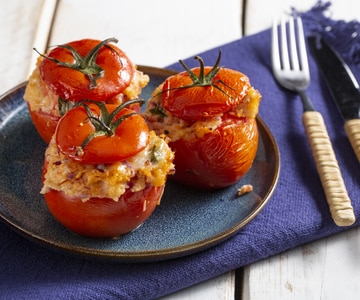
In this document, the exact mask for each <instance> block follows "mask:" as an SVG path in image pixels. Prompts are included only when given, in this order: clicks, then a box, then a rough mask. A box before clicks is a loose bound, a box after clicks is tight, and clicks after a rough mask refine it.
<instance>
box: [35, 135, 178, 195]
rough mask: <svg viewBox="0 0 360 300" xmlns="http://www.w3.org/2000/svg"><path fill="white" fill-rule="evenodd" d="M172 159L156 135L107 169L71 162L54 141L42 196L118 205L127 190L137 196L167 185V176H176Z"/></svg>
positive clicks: (46, 156) (166, 146)
mask: <svg viewBox="0 0 360 300" xmlns="http://www.w3.org/2000/svg"><path fill="white" fill-rule="evenodd" d="M173 158H174V153H173V152H172V151H171V150H170V148H169V147H168V145H167V143H166V141H165V140H164V139H162V138H161V137H158V136H156V134H155V132H154V131H151V132H150V142H149V144H148V146H147V147H146V148H145V149H144V150H143V151H141V152H140V153H138V154H137V155H135V156H133V157H131V158H130V159H128V160H125V161H121V162H117V163H113V164H106V165H105V164H99V165H91V164H79V163H77V162H74V161H72V160H71V159H69V158H68V157H66V156H65V155H63V154H62V153H61V152H60V151H59V150H58V147H57V145H56V143H55V141H54V138H53V139H52V140H51V142H50V144H49V147H48V148H47V150H46V153H45V160H46V162H47V163H48V165H47V172H46V174H45V178H44V183H43V188H42V190H41V193H42V194H45V193H46V192H47V191H49V190H50V189H53V190H57V191H63V192H64V193H66V194H67V195H68V196H74V197H79V196H80V197H81V198H82V199H83V201H84V202H85V201H86V200H88V199H89V198H91V197H98V198H111V199H113V200H114V201H117V200H118V198H119V197H120V196H121V195H122V194H124V193H125V190H126V189H130V190H131V191H133V192H136V191H140V190H142V189H144V188H145V187H146V186H147V185H153V186H161V185H163V184H165V181H166V177H167V175H168V174H171V173H173V172H174V165H173V163H172V161H173Z"/></svg>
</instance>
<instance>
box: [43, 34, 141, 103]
mask: <svg viewBox="0 0 360 300" xmlns="http://www.w3.org/2000/svg"><path fill="white" fill-rule="evenodd" d="M99 43H100V41H98V40H92V39H84V40H79V41H74V42H71V43H68V44H66V45H67V46H70V47H72V48H73V49H75V50H76V51H77V52H78V53H79V54H80V55H81V56H83V57H85V56H86V55H87V54H88V53H89V52H90V51H91V50H92V49H93V48H94V47H96V46H97V45H98V44H99ZM47 56H48V57H51V58H53V59H56V60H58V61H60V62H64V63H74V62H75V59H74V55H73V54H72V52H71V51H70V50H68V49H64V48H63V47H56V48H54V49H53V50H51V51H50V52H49V53H48V55H47ZM95 63H96V64H97V65H98V66H99V67H101V68H102V70H103V72H102V74H101V76H99V77H98V78H97V79H96V86H93V85H92V84H91V82H90V80H89V78H88V76H86V75H85V74H83V73H82V72H79V71H78V70H75V69H71V68H68V67H64V66H61V65H58V64H57V63H55V62H54V61H51V60H49V59H46V58H45V59H43V60H42V62H41V64H40V66H39V68H40V75H41V78H42V80H43V81H44V82H45V83H46V84H47V86H48V87H49V88H50V89H51V90H52V91H53V92H54V93H55V94H56V95H58V96H59V97H60V98H63V99H66V100H72V101H78V100H83V99H88V100H95V101H102V100H104V99H109V98H111V97H113V96H115V95H117V94H119V93H120V92H122V91H123V90H124V89H125V88H126V87H127V86H128V85H129V84H130V82H131V80H132V77H133V75H134V72H135V69H134V66H133V64H132V63H131V61H130V60H129V58H128V57H127V56H126V54H125V53H124V52H123V51H121V50H120V49H119V48H118V47H116V46H115V45H112V44H107V45H106V46H102V47H101V48H100V50H99V52H98V54H97V56H96V59H95Z"/></svg>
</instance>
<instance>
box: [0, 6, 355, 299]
mask: <svg viewBox="0 0 360 300" xmlns="http://www.w3.org/2000/svg"><path fill="white" fill-rule="evenodd" d="M0 1H1V2H0V3H1V4H0V5H1V9H0V20H1V21H0V22H1V26H0V33H1V43H2V46H1V48H0V51H1V63H0V74H1V80H0V93H3V92H5V91H7V90H8V89H10V88H12V87H13V86H15V85H16V84H18V83H20V82H22V81H24V80H26V79H27V77H28V75H29V72H30V71H31V70H32V68H33V67H34V59H35V58H36V54H35V53H34V52H33V51H31V49H32V47H36V48H37V49H39V50H40V51H42V50H44V49H45V48H46V46H47V45H53V44H61V43H64V42H68V41H70V40H75V39H80V38H85V37H91V38H99V39H104V38H107V37H110V36H116V37H117V38H118V39H119V40H120V42H119V46H120V47H121V48H122V49H123V50H125V51H126V52H127V53H128V54H129V56H130V57H131V59H132V60H133V61H134V62H135V63H137V64H142V65H151V66H156V67H163V66H166V65H168V64H171V63H173V62H175V61H177V60H178V59H179V58H186V57H188V56H191V55H193V54H196V53H198V52H201V51H204V50H207V49H209V48H212V47H215V46H218V45H221V44H224V43H227V42H230V41H233V40H235V39H238V38H240V37H241V36H242V35H248V34H252V33H256V32H258V31H260V30H262V29H265V28H267V27H268V26H270V24H271V20H272V19H273V17H279V16H281V15H282V14H284V13H286V12H288V11H289V10H290V7H291V6H294V7H296V8H298V9H301V10H307V9H309V8H310V7H311V6H312V5H314V4H315V0H272V1H263V0H247V1H245V0H243V1H241V0H181V1H171V0H151V1H149V0H127V1H125V0H122V1H118V0H103V1H99V0H58V1H56V0H32V1H26V2H25V1H22V0H12V1H7V0H0ZM332 3H333V5H332V9H331V11H332V12H333V15H332V17H333V18H335V19H339V18H341V19H345V20H351V19H360V2H359V1H354V0H333V1H332ZM189 7H191V9H189ZM185 16H186V21H183V18H184V17H185ZM209 20H213V21H212V22H211V21H209ZM215 20H216V21H215ZM204 24H206V26H204ZM140 45H141V46H140ZM359 295H360V229H353V230H350V231H348V232H345V233H342V234H339V235H337V236H333V237H329V238H326V239H323V240H319V241H316V242H314V243H311V244H308V245H305V246H302V247H299V248H297V249H294V250H291V251H288V252H285V253H282V254H280V255H277V256H275V257H271V258H269V259H266V260H263V261H260V262H258V263H255V264H253V265H250V266H247V267H245V268H243V269H241V270H236V271H235V270H234V271H232V272H229V273H227V274H224V275H222V276H220V277H218V278H214V279H212V280H209V281H207V282H204V283H201V284H198V285H196V286H193V287H191V288H188V289H186V290H183V291H180V292H178V293H175V294H173V295H169V296H167V297H165V298H164V299H188V300H190V299H192V300H194V299H207V300H211V299H214V300H215V299H216V300H219V299H228V300H230V299H250V300H255V299H261V300H263V299H357V298H358V297H359Z"/></svg>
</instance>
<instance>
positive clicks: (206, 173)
mask: <svg viewBox="0 0 360 300" xmlns="http://www.w3.org/2000/svg"><path fill="white" fill-rule="evenodd" d="M225 118H226V120H223V122H222V124H221V125H220V126H219V127H217V128H216V129H214V130H213V132H212V133H209V134H206V135H205V136H204V137H202V138H201V137H198V138H195V139H191V140H187V139H185V138H182V139H179V140H176V141H174V142H170V143H169V146H170V147H171V148H172V149H173V150H174V151H175V166H176V173H175V175H174V176H173V179H174V180H176V181H178V182H179V183H182V184H186V185H189V186H196V187H198V188H220V187H226V186H229V185H232V184H235V183H236V182H237V181H239V179H240V178H241V177H243V176H244V175H245V173H246V172H247V171H248V170H249V169H250V167H251V165H252V163H253V160H254V158H255V155H256V151H257V146H258V132H257V125H256V120H255V119H246V118H242V119H234V118H232V117H225Z"/></svg>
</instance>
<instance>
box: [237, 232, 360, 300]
mask: <svg viewBox="0 0 360 300" xmlns="http://www.w3.org/2000/svg"><path fill="white" fill-rule="evenodd" d="M359 254H360V235H359V230H358V229H353V230H350V231H347V232H345V233H343V234H338V235H336V236H333V237H331V238H327V239H324V240H320V241H317V242H314V243H311V244H308V245H304V246H302V247H299V248H296V249H294V250H291V251H288V252H285V253H282V254H280V255H277V256H274V257H271V258H269V259H266V260H264V261H260V262H258V263H256V264H253V265H252V266H251V267H248V268H245V271H244V281H245V282H244V285H243V299H244V300H246V299H250V300H257V299H259V300H260V299H355V298H356V297H357V296H358V295H359V293H360V285H359V282H360V257H359Z"/></svg>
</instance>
